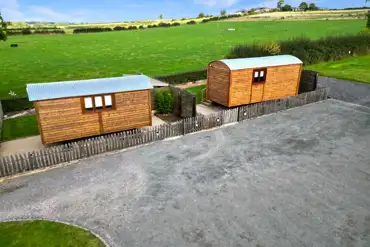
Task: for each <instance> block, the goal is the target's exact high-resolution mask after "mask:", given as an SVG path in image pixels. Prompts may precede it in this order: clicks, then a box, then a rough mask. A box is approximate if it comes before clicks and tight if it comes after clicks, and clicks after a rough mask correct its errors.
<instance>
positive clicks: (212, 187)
mask: <svg viewBox="0 0 370 247" xmlns="http://www.w3.org/2000/svg"><path fill="white" fill-rule="evenodd" d="M369 150H370V110H369V109H368V108H364V107H359V106H355V105H351V104H347V103H342V102H337V101H334V100H328V101H325V102H321V103H317V104H311V105H307V106H304V107H300V108H295V109H291V110H288V111H285V112H281V113H278V114H272V115H269V116H265V117H261V118H258V119H254V120H249V121H245V122H243V123H240V124H236V125H233V126H228V127H225V128H220V129H217V130H214V131H207V132H202V133H198V134H193V135H187V136H185V137H183V138H179V139H176V140H169V141H163V142H158V143H154V144H151V145H147V146H144V147H140V148H137V149H132V150H127V151H124V152H119V153H115V154H110V155H106V156H100V157H93V158H90V159H86V160H82V161H79V162H76V163H74V164H70V165H68V166H65V167H61V168H56V169H53V170H49V171H46V172H43V173H38V174H33V175H30V176H23V177H18V178H15V179H12V180H10V181H8V182H3V183H2V184H1V185H0V186H1V187H0V220H9V219H13V218H29V217H36V218H47V219H58V220H62V221H67V222H71V223H75V224H78V225H82V226H84V227H87V228H89V229H91V230H93V231H94V232H97V233H99V235H101V236H102V237H103V238H104V239H105V240H106V241H107V242H108V243H110V244H111V245H112V246H117V247H118V246H120V247H122V246H128V247H133V246H143V247H144V246H151V247H164V246H176V247H180V246H181V247H182V246H184V247H185V246H187V247H189V246H190V247H192V246H193V247H195V246H196V247H199V246H202V247H211V246H212V247H214V246H219V247H224V246H235V247H236V246H253V247H257V246H265V247H267V246H276V247H289V246H294V247H296V246H370V152H369Z"/></svg>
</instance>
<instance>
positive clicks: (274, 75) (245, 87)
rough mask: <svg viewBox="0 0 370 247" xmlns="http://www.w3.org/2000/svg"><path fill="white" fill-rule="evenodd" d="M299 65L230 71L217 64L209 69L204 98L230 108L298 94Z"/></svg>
mask: <svg viewBox="0 0 370 247" xmlns="http://www.w3.org/2000/svg"><path fill="white" fill-rule="evenodd" d="M301 69H302V65H300V64H295V65H284V66H276V67H268V68H255V69H241V70H232V71H230V70H229V68H228V67H227V66H226V65H225V64H224V63H222V62H220V61H215V62H212V63H210V64H209V66H208V78H207V90H208V92H207V99H208V100H210V101H213V102H216V103H219V104H221V105H224V106H228V107H233V106H240V105H246V104H251V103H256V102H261V101H267V100H274V99H280V98H284V97H287V96H294V95H297V92H298V91H297V88H298V87H299V79H300V73H301Z"/></svg>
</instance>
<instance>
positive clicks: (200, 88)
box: [185, 85, 207, 104]
mask: <svg viewBox="0 0 370 247" xmlns="http://www.w3.org/2000/svg"><path fill="white" fill-rule="evenodd" d="M206 87H207V85H200V86H196V87H188V88H186V89H185V90H186V91H188V92H190V93H193V94H195V95H196V96H197V104H199V103H201V102H202V100H203V94H202V91H203V90H204V89H205V88H206ZM204 96H205V95H204Z"/></svg>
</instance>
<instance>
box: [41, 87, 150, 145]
mask: <svg viewBox="0 0 370 247" xmlns="http://www.w3.org/2000/svg"><path fill="white" fill-rule="evenodd" d="M108 95H111V99H112V100H111V102H109V98H106V97H104V96H107V94H104V95H94V96H86V97H87V98H91V100H92V102H91V103H92V106H93V107H92V109H87V110H88V111H87V112H86V109H85V107H86V103H85V100H84V99H85V97H74V98H63V99H53V100H44V101H38V102H35V109H37V111H36V114H37V118H38V121H39V129H40V133H41V138H42V140H43V143H44V144H48V143H54V142H60V141H66V140H73V139H79V138H83V137H88V136H96V135H100V134H105V133H112V132H116V131H122V130H127V129H134V128H140V127H145V126H148V125H151V109H150V102H151V100H150V91H149V90H140V91H131V92H122V93H116V94H108ZM97 97H101V98H98V100H97V104H96V102H95V99H96V98H97ZM107 99H108V100H107ZM100 100H101V101H100ZM88 103H89V102H88ZM109 103H111V105H112V106H111V107H110V106H109ZM87 106H88V107H87V108H91V107H89V106H90V105H87ZM87 113H88V114H87Z"/></svg>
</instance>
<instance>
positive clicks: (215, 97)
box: [207, 61, 230, 106]
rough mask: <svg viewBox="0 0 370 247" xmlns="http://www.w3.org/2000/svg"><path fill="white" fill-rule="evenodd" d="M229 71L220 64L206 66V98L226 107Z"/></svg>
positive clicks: (213, 63) (214, 63)
mask: <svg viewBox="0 0 370 247" xmlns="http://www.w3.org/2000/svg"><path fill="white" fill-rule="evenodd" d="M229 73H230V70H229V68H228V67H227V66H226V65H225V64H224V63H222V62H219V61H215V62H212V63H211V64H210V65H209V66H208V75H207V83H208V85H207V87H208V88H207V90H208V95H207V98H208V99H209V100H210V101H213V102H216V103H219V104H222V105H225V106H227V105H228V96H229V83H230V74H229Z"/></svg>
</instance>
